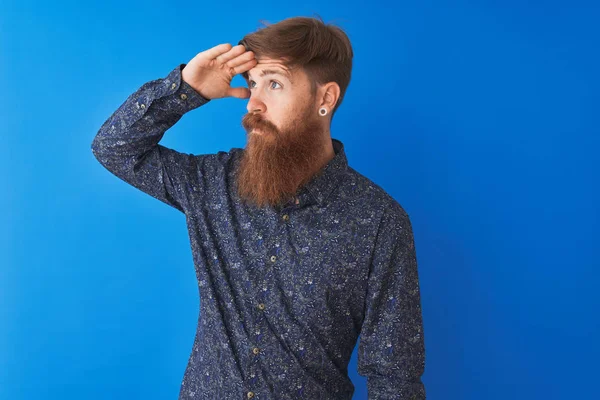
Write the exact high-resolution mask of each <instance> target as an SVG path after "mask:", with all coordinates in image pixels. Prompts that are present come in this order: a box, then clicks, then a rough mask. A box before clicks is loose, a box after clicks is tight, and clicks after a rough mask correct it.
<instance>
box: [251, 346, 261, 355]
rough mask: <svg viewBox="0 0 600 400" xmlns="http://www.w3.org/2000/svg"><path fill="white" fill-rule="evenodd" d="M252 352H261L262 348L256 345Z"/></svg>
mask: <svg viewBox="0 0 600 400" xmlns="http://www.w3.org/2000/svg"><path fill="white" fill-rule="evenodd" d="M252 352H253V353H254V354H258V353H259V352H260V349H259V348H258V347H255V348H253V349H252Z"/></svg>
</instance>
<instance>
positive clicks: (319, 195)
mask: <svg viewBox="0 0 600 400" xmlns="http://www.w3.org/2000/svg"><path fill="white" fill-rule="evenodd" d="M331 143H332V145H333V151H334V152H335V155H334V156H333V158H332V159H331V160H329V162H328V163H327V164H326V165H325V166H324V167H323V168H321V170H319V172H317V174H316V175H315V176H314V177H313V178H312V179H311V180H310V181H309V182H308V183H307V184H306V185H305V186H304V189H306V190H307V191H308V193H310V195H311V196H312V197H313V198H314V199H315V201H316V202H317V204H318V205H323V203H324V202H325V200H327V197H328V196H329V195H330V194H331V192H332V191H333V190H334V189H335V188H336V187H337V186H338V185H339V184H340V182H341V181H342V177H343V175H344V174H345V173H346V171H347V169H348V159H347V157H346V151H345V149H344V143H343V142H342V141H341V140H339V139H335V138H331Z"/></svg>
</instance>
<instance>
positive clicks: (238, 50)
mask: <svg viewBox="0 0 600 400" xmlns="http://www.w3.org/2000/svg"><path fill="white" fill-rule="evenodd" d="M245 51H246V48H245V47H244V46H242V45H241V44H240V45H237V46H235V47H232V48H231V50H229V51H228V52H227V53H224V54H221V55H220V56H218V57H217V62H218V63H219V64H225V63H226V62H227V61H229V60H231V59H232V58H235V57H237V56H239V55H240V54H243V53H244V52H245Z"/></svg>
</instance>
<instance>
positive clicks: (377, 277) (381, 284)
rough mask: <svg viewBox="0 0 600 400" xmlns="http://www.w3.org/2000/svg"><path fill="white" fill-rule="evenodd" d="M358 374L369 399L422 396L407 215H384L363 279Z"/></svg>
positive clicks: (420, 344)
mask: <svg viewBox="0 0 600 400" xmlns="http://www.w3.org/2000/svg"><path fill="white" fill-rule="evenodd" d="M357 364H358V373H359V374H360V375H362V376H366V377H367V391H368V397H369V400H371V399H372V400H409V399H410V400H422V399H425V386H424V385H423V383H422V381H421V375H422V374H423V372H424V369H425V345H424V335H423V321H422V314H421V299H420V291H419V279H418V271H417V259H416V251H415V247H414V240H413V233H412V227H411V223H410V219H409V217H408V215H407V214H405V213H403V212H401V213H396V214H394V215H392V214H388V213H387V212H386V214H385V215H384V218H383V219H382V222H381V225H380V228H379V233H378V235H377V239H376V247H375V253H374V255H373V261H372V263H371V270H370V272H369V278H368V289H367V297H366V300H365V318H364V321H363V325H362V328H361V333H360V342H359V347H358V363H357Z"/></svg>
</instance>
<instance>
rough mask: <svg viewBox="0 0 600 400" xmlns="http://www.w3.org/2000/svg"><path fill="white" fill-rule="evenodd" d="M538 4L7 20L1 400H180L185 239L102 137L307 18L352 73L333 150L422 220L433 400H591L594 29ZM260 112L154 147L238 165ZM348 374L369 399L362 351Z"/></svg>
mask: <svg viewBox="0 0 600 400" xmlns="http://www.w3.org/2000/svg"><path fill="white" fill-rule="evenodd" d="M524 3H525V2H522V1H479V2H466V1H405V2H396V3H385V2H378V1H368V2H355V3H353V2H347V1H344V2H341V1H340V2H324V1H304V2H302V3H301V4H295V3H289V4H284V3H283V2H282V1H260V2H232V1H227V2H190V3H185V2H181V1H179V2H167V1H162V2H158V1H135V2H133V1H118V2H117V1H102V2H100V1H97V2H80V1H62V2H58V3H56V2H50V1H46V2H39V1H18V2H17V1H16V0H13V1H3V2H2V3H1V4H0V76H1V79H0V119H1V120H0V129H1V139H2V142H1V146H0V177H1V178H2V183H1V185H2V196H0V206H1V207H2V211H3V212H2V213H0V239H1V240H0V399H11V400H20V399H62V400H68V399H86V400H96V399H146V400H150V399H175V398H177V395H178V392H179V386H180V383H181V379H182V377H183V372H184V369H185V366H186V363H187V359H188V356H189V353H190V351H191V346H192V343H193V338H194V333H195V329H196V323H197V316H198V308H199V296H198V286H197V283H196V277H195V274H194V267H193V262H192V256H191V249H190V246H189V242H188V237H187V231H186V226H185V218H184V216H183V214H181V213H179V212H177V211H176V210H174V209H172V208H170V207H168V206H167V205H165V204H163V203H161V202H159V201H158V200H156V199H154V198H152V197H150V196H149V195H147V194H145V193H142V192H140V191H138V190H137V189H135V188H133V187H131V186H128V185H127V184H125V183H124V182H122V181H120V180H119V179H118V178H116V177H115V176H113V175H112V174H111V173H109V172H108V171H107V170H105V169H104V168H103V167H102V166H101V165H100V164H99V163H98V162H97V161H96V159H95V158H94V156H93V154H92V152H91V148H90V146H91V142H92V139H93V137H94V135H95V134H96V132H97V131H98V129H99V128H100V126H101V125H102V123H103V122H104V121H105V120H106V119H107V118H108V117H109V116H110V114H111V113H112V112H113V111H114V110H115V109H116V108H117V107H118V106H119V105H120V104H121V103H122V102H123V101H124V100H125V98H126V97H127V96H128V95H129V94H130V93H132V92H133V91H135V90H136V89H137V88H139V87H140V86H141V85H142V84H143V83H145V82H147V81H149V80H153V79H157V78H160V77H164V76H166V75H167V74H168V73H169V72H170V71H171V70H172V69H173V68H174V67H176V66H177V65H178V64H179V63H185V62H188V61H189V60H190V59H191V58H192V57H193V56H194V55H195V54H196V53H198V52H200V51H203V50H206V49H208V48H210V47H213V46H215V45H217V44H220V43H232V44H234V45H235V44H237V42H238V40H240V39H241V38H242V37H243V35H245V34H246V33H248V32H251V31H254V30H256V29H257V28H259V27H260V26H261V24H260V21H261V20H265V21H268V22H271V23H274V22H278V21H280V20H282V19H285V18H288V17H292V16H314V15H316V14H318V15H320V16H321V17H323V19H324V20H325V22H330V23H334V24H336V25H338V26H340V27H342V28H343V29H344V30H345V31H346V32H347V33H348V36H349V37H350V40H351V41H352V44H353V47H354V52H355V57H354V69H353V74H352V81H351V83H350V86H349V88H348V91H347V94H346V97H345V99H344V103H343V104H342V106H341V107H340V109H339V111H338V112H337V114H336V116H335V118H334V120H333V124H332V127H331V132H332V136H333V137H335V138H339V139H340V140H342V141H343V142H344V144H345V146H346V152H347V155H348V160H349V163H350V165H351V166H352V167H354V168H355V169H357V170H358V171H359V172H361V173H362V174H364V175H366V176H367V177H369V178H370V179H372V180H373V181H374V182H376V183H377V184H379V185H381V186H382V187H383V188H384V189H385V190H386V191H387V192H388V193H390V194H391V195H392V196H393V197H394V198H395V199H397V200H398V202H399V203H400V204H401V205H402V206H403V207H404V208H405V210H406V211H407V212H408V213H409V215H410V217H411V221H412V224H413V229H414V234H415V245H416V249H417V258H418V262H419V276H420V284H421V296H422V305H423V317H424V335H425V341H426V367H425V374H424V376H423V381H424V382H425V386H426V390H427V398H428V399H432V400H441V399H451V400H454V399H457V400H458V399H460V400H465V399H466V400H479V399H544V400H550V399H592V398H600V394H599V393H598V392H599V390H598V386H597V379H598V359H599V357H600V345H599V336H600V328H599V319H600V318H599V312H598V309H599V307H600V301H599V297H600V296H599V295H598V281H599V279H598V278H599V273H598V268H599V267H600V261H599V258H600V257H599V254H598V253H599V252H598V244H599V236H600V235H599V229H598V228H599V227H598V202H599V200H600V196H599V194H598V192H599V190H598V186H599V175H600V174H599V170H600V167H599V157H598V150H599V147H600V146H599V145H600V140H599V138H598V134H599V133H600V129H599V128H600V123H599V117H598V115H599V113H598V110H599V106H600V101H599V94H598V93H599V89H600V85H599V79H598V71H600V59H599V50H598V49H599V48H600V40H599V38H600V27H599V24H598V21H599V20H600V12H599V7H598V5H597V4H598V3H597V2H591V1H590V2H587V3H586V2H581V1H568V2H567V1H562V2H558V1H544V2H542V1H537V2H535V1H534V2H527V3H528V4H527V5H525V4H524ZM233 84H234V85H238V86H242V85H244V81H243V79H242V78H241V77H240V76H237V77H236V78H235V79H234V81H233ZM246 103H247V101H246V100H242V99H234V98H228V99H220V100H218V101H213V102H211V103H210V104H208V105H206V106H204V107H202V108H199V109H197V110H194V111H192V112H190V113H188V114H186V115H184V117H183V118H182V119H181V120H180V121H179V122H178V123H177V124H176V125H175V126H174V127H173V128H171V129H170V130H169V131H168V132H167V134H166V135H165V137H164V138H163V140H162V142H161V144H163V145H165V146H168V147H172V148H174V149H176V150H179V151H184V152H189V153H208V152H217V151H218V150H229V149H230V148H231V147H244V146H245V143H246V134H245V131H244V129H243V128H242V126H241V118H242V117H243V115H244V113H245V112H246ZM349 371H350V377H351V378H352V380H353V382H354V383H355V385H356V391H355V397H354V398H355V399H367V394H366V385H365V383H366V382H365V378H364V377H362V376H359V375H358V374H357V372H356V348H355V350H354V354H353V357H352V361H351V364H350V366H349ZM595 382H596V383H595Z"/></svg>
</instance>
